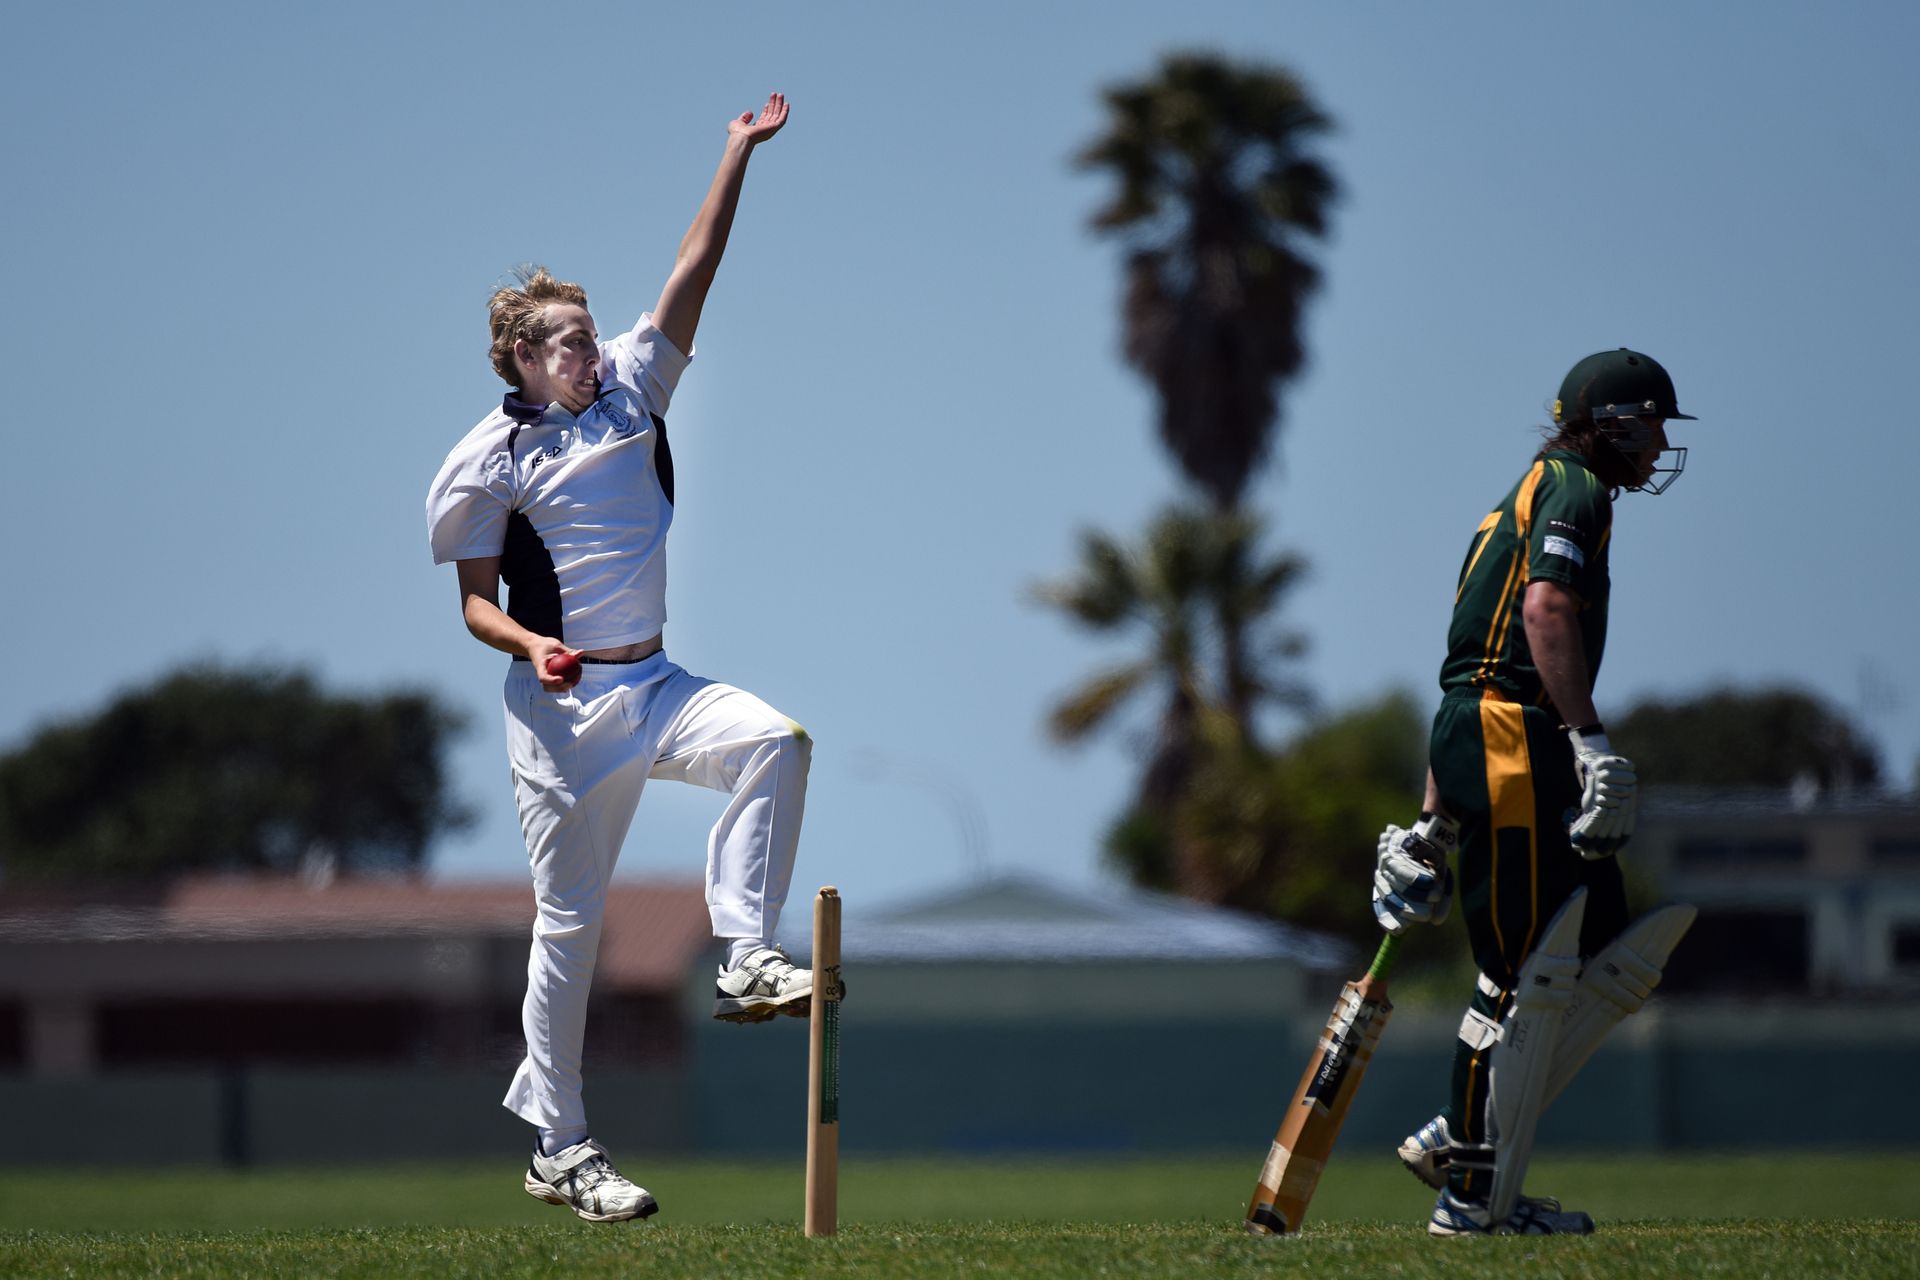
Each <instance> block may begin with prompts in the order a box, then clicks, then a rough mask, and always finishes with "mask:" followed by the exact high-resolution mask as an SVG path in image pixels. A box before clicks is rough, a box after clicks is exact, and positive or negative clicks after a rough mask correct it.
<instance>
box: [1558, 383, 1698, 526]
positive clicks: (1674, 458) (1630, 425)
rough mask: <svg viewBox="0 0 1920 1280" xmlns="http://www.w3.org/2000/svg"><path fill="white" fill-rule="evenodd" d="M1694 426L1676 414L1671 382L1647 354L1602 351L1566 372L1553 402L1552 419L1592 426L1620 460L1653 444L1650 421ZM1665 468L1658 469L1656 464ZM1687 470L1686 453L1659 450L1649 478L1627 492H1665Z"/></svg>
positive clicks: (1684, 415) (1691, 418) (1687, 416)
mask: <svg viewBox="0 0 1920 1280" xmlns="http://www.w3.org/2000/svg"><path fill="white" fill-rule="evenodd" d="M1656 418H1661V419H1674V418H1679V419H1683V420H1685V421H1687V422H1694V421H1698V419H1696V418H1695V417H1694V416H1693V415H1692V414H1690V413H1682V412H1680V403H1679V398H1678V397H1677V396H1676V395H1675V394H1674V390H1673V379H1672V378H1671V377H1670V376H1669V375H1668V374H1667V371H1666V370H1665V369H1663V368H1661V366H1660V362H1659V361H1658V360H1655V359H1654V358H1653V357H1652V356H1650V355H1645V354H1643V353H1641V352H1638V351H1629V350H1627V349H1626V348H1625V347H1621V348H1620V349H1618V350H1617V351H1600V352H1596V353H1594V354H1593V355H1590V356H1588V357H1587V358H1586V359H1585V360H1582V361H1581V362H1580V363H1579V364H1576V365H1574V366H1573V368H1572V369H1570V370H1569V371H1568V372H1567V376H1566V378H1565V379H1564V380H1563V381H1562V382H1561V383H1560V395H1559V397H1558V398H1557V399H1556V400H1554V402H1553V420H1554V422H1556V423H1559V424H1562V425H1564V424H1566V423H1568V422H1581V421H1586V422H1591V423H1593V424H1594V425H1595V426H1597V427H1599V428H1600V433H1601V435H1603V436H1604V437H1605V438H1606V440H1607V442H1608V443H1609V444H1611V445H1613V446H1614V448H1616V449H1618V450H1619V451H1620V452H1621V453H1622V454H1623V455H1625V454H1631V453H1640V452H1644V451H1645V450H1646V449H1648V448H1649V447H1651V445H1652V443H1653V426H1652V422H1651V420H1652V419H1656ZM1662 462H1664V463H1666V464H1667V465H1664V466H1662V465H1658V464H1659V463H1662ZM1686 467H1687V451H1686V450H1685V449H1684V448H1679V447H1674V446H1669V447H1667V448H1666V449H1664V450H1662V452H1661V453H1660V455H1659V457H1658V459H1656V465H1655V466H1654V468H1653V474H1652V475H1650V476H1649V477H1648V478H1647V479H1646V480H1644V481H1642V482H1641V483H1639V484H1630V485H1627V486H1626V488H1628V489H1630V490H1632V491H1634V492H1636V493H1665V492H1666V491H1667V489H1668V488H1669V487H1670V486H1671V485H1672V484H1673V482H1674V481H1675V480H1677V479H1679V478H1680V473H1681V472H1682V471H1684V470H1686Z"/></svg>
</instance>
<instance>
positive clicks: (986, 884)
mask: <svg viewBox="0 0 1920 1280" xmlns="http://www.w3.org/2000/svg"><path fill="white" fill-rule="evenodd" d="M811 901H812V899H811V895H809V894H806V893H803V892H799V891H796V892H795V893H794V895H793V896H792V898H791V899H789V901H788V905H787V910H786V912H785V914H784V916H783V917H782V920H781V925H780V939H781V941H783V942H784V943H786V945H787V947H788V949H789V950H790V951H792V952H793V953H794V954H796V955H803V954H806V953H807V952H808V951H809V950H811V945H812V944H811V933H812V929H813V921H812V910H811ZM841 952H842V954H843V955H844V956H845V957H846V958H847V959H848V960H849V961H876V960H879V961H893V962H903V961H920V960H924V961H929V962H952V961H963V960H972V961H993V960H1039V961H1059V962H1063V963H1073V962H1084V961H1098V960H1156V959H1157V960H1176V961H1178V960H1190V961H1201V960H1210V961H1221V960H1227V961H1233V960H1284V961H1291V962H1293V963H1295V964H1298V965H1300V966H1301V967H1303V968H1305V969H1309V970H1318V971H1333V970H1338V969H1340V968H1342V967H1343V966H1344V965H1346V964H1347V963H1349V962H1350V961H1351V960H1352V958H1353V951H1352V948H1350V947H1349V946H1348V945H1347V944H1346V943H1344V942H1342V941H1340V940H1339V939H1338V938H1335V937H1332V936H1330V935H1328V934H1323V933H1316V932H1314V931H1312V930H1309V929H1302V928H1299V927H1297V926H1294V925H1288V924H1280V923H1278V922H1275V921H1272V920H1267V919H1264V918H1262V917H1259V916H1253V915H1249V914H1246V913H1244V912H1239V911H1229V910H1226V909H1224V908H1221V907H1213V906H1208V905H1206V904H1204V903H1199V902H1194V901H1192V900H1190V899H1187V898H1180V897H1175V896H1173V895H1171V894H1164V893H1152V892H1148V891H1145V890H1140V889H1130V888H1117V887H1113V886H1105V885H1102V886H1089V887H1085V888H1081V887H1078V886H1073V887H1069V886H1065V885H1060V884H1054V883H1050V882H1047V881H1042V880H1038V879H1034V878H1031V877H1027V876H1017V875H1006V876H997V877H994V878H992V879H989V880H983V881H981V882H979V883H978V884H971V885H964V886H959V887H956V888H952V889H947V890H943V891H941V892H939V893H937V894H934V895H932V896H930V897H926V898H921V899H918V900H915V901H912V902H909V903H905V904H893V905H882V906H868V905H867V904H865V903H862V902H859V901H857V900H855V901H850V902H848V903H847V904H846V906H845V908H844V914H843V917H842V923H841Z"/></svg>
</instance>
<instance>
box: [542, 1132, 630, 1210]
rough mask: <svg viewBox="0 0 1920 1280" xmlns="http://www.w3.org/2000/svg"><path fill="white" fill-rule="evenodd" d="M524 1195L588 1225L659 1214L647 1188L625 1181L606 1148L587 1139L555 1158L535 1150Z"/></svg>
mask: <svg viewBox="0 0 1920 1280" xmlns="http://www.w3.org/2000/svg"><path fill="white" fill-rule="evenodd" d="M527 1194H528V1195H530V1196H532V1197H533V1198H534V1199H535V1200H545V1201H546V1202H547V1203H548V1204H563V1205H566V1206H567V1207H568V1208H569V1209H572V1210H573V1211H574V1212H575V1213H577V1214H579V1215H580V1216H581V1217H583V1218H585V1219H586V1220H587V1221H588V1222H625V1221H626V1220H627V1219H628V1218H649V1217H652V1216H653V1215H654V1214H656V1213H658V1212H659V1211H660V1206H659V1205H657V1204H655V1203H654V1200H653V1197H652V1196H651V1195H650V1194H648V1192H647V1189H646V1188H645V1187H641V1186H636V1185H635V1184H633V1183H631V1182H629V1181H627V1179H626V1178H625V1177H623V1176H622V1175H621V1173H620V1171H619V1170H618V1169H616V1168H614V1167H613V1161H611V1160H609V1159H608V1158H607V1149H606V1148H605V1147H603V1146H601V1145H600V1144H599V1143H597V1142H595V1141H594V1140H593V1139H591V1138H589V1139H587V1140H586V1141H585V1142H576V1143H574V1144H573V1145H572V1146H570V1147H566V1148H563V1149H562V1150H561V1151H560V1153H559V1154H558V1155H551V1156H547V1155H542V1154H540V1151H539V1149H538V1148H535V1150H534V1153H533V1159H532V1161H531V1162H530V1163H529V1164H528V1165H527Z"/></svg>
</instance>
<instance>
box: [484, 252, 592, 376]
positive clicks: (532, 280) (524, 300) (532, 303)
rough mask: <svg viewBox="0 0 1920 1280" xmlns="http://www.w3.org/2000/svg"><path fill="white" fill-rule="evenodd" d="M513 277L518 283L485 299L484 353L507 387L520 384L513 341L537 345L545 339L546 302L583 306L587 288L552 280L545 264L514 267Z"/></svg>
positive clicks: (499, 289)
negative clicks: (489, 339)
mask: <svg viewBox="0 0 1920 1280" xmlns="http://www.w3.org/2000/svg"><path fill="white" fill-rule="evenodd" d="M513 277H514V279H516V280H518V281H519V282H520V283H519V285H518V287H515V286H514V285H504V286H502V287H501V288H498V289H495V290H494V291H493V297H491V298H489V299H487V327H488V329H489V330H491V331H492V333H493V345H492V347H491V348H490V349H489V350H488V353H487V354H488V355H489V356H491V357H492V359H493V371H494V372H495V373H497V374H499V375H500V376H501V378H503V379H504V380H505V381H506V384H507V385H508V386H510V387H518V386H519V385H520V370H519V368H518V367H516V366H515V365H514V363H513V344H514V343H515V342H517V341H519V340H520V339H521V338H525V339H526V340H527V344H528V345H529V346H534V347H537V346H539V345H540V344H541V343H543V342H545V341H546V340H547V334H548V332H549V328H548V325H547V304H548V303H552V302H571V303H573V304H575V305H576V306H582V307H584V306H586V305H587V291H586V290H585V289H582V288H581V287H580V286H579V285H577V284H574V283H572V282H571V281H567V280H556V279H554V278H553V276H552V274H551V273H549V272H548V271H547V269H546V268H545V267H542V266H535V265H532V264H529V265H527V266H524V267H517V268H515V269H514V273H513Z"/></svg>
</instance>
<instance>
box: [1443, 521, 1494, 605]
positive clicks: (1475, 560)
mask: <svg viewBox="0 0 1920 1280" xmlns="http://www.w3.org/2000/svg"><path fill="white" fill-rule="evenodd" d="M1499 524H1500V513H1499V512H1498V511H1489V512H1488V513H1487V518H1486V519H1485V520H1482V521H1481V522H1480V527H1479V528H1478V529H1476V530H1475V531H1474V532H1475V534H1476V536H1478V537H1479V539H1480V541H1479V542H1477V543H1475V544H1474V548H1473V554H1472V555H1471V556H1469V557H1467V567H1466V568H1465V569H1464V570H1463V571H1462V572H1461V574H1460V585H1459V586H1457V587H1455V588H1454V590H1453V602H1454V603H1455V604H1459V603H1460V593H1461V592H1462V591H1465V590H1466V589H1467V581H1468V580H1469V579H1470V578H1472V577H1473V566H1475V565H1476V564H1479V563H1480V553H1481V552H1482V551H1485V550H1486V549H1487V544H1488V543H1489V542H1492V541H1493V531H1494V530H1495V529H1496V528H1498V527H1499Z"/></svg>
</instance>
